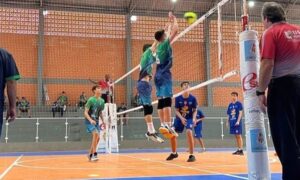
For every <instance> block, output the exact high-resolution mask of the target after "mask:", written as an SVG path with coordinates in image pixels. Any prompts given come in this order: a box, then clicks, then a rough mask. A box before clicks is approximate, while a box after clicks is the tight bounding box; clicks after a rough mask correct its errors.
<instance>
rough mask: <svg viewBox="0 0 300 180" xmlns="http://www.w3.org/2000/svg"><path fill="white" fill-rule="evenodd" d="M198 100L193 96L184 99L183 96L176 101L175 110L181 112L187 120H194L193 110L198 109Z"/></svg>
mask: <svg viewBox="0 0 300 180" xmlns="http://www.w3.org/2000/svg"><path fill="white" fill-rule="evenodd" d="M197 105H198V103H197V99H196V98H195V97H194V96H193V95H191V94H190V95H189V97H188V98H184V97H183V96H182V95H181V96H178V97H177V98H176V99H175V108H176V109H178V110H179V112H180V114H181V116H182V117H184V118H186V119H192V118H193V109H196V108H197Z"/></svg>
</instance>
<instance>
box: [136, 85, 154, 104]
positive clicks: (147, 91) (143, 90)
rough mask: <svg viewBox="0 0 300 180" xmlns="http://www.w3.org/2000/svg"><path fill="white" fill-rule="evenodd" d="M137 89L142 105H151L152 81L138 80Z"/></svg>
mask: <svg viewBox="0 0 300 180" xmlns="http://www.w3.org/2000/svg"><path fill="white" fill-rule="evenodd" d="M137 91H138V93H139V102H140V103H141V105H151V103H152V100H151V93H152V86H151V83H150V82H147V81H138V83H137Z"/></svg>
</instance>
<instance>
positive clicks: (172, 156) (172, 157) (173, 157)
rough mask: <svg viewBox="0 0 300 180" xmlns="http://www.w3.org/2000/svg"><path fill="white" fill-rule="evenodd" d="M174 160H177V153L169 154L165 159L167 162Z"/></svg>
mask: <svg viewBox="0 0 300 180" xmlns="http://www.w3.org/2000/svg"><path fill="white" fill-rule="evenodd" d="M175 158H178V154H177V153H176V154H173V153H171V154H170V155H169V157H168V158H167V161H171V160H173V159H175Z"/></svg>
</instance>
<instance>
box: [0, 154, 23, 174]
mask: <svg viewBox="0 0 300 180" xmlns="http://www.w3.org/2000/svg"><path fill="white" fill-rule="evenodd" d="M22 157H23V155H20V156H19V157H18V158H17V159H16V160H15V161H14V162H13V163H12V164H11V165H10V166H8V168H6V169H5V170H4V172H3V173H2V174H1V175H0V179H3V178H4V176H6V174H8V173H9V172H10V171H11V170H12V168H13V167H14V166H16V165H17V163H18V161H19V160H20V159H21V158H22Z"/></svg>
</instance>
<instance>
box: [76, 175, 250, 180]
mask: <svg viewBox="0 0 300 180" xmlns="http://www.w3.org/2000/svg"><path fill="white" fill-rule="evenodd" d="M244 175H246V174H244ZM191 176H194V177H198V176H216V174H182V175H161V176H128V177H112V178H107V177H106V178H96V179H94V178H88V179H75V180H107V179H108V180H114V179H131V178H161V177H162V178H166V177H170V178H171V177H191ZM73 180H74V179H73Z"/></svg>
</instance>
